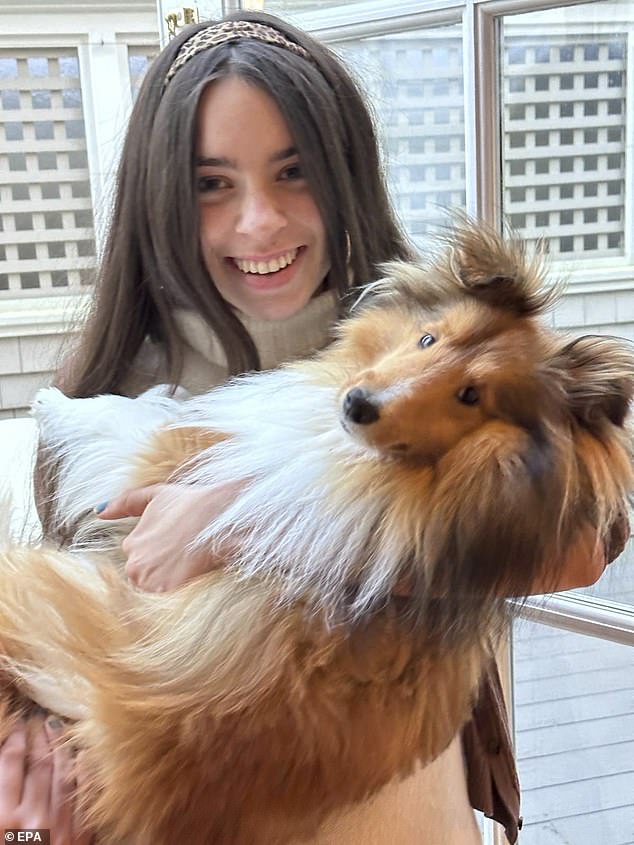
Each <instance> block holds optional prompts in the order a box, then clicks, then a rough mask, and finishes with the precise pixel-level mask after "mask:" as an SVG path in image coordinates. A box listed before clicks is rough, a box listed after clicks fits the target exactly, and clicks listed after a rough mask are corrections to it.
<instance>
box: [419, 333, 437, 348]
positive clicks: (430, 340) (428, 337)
mask: <svg viewBox="0 0 634 845" xmlns="http://www.w3.org/2000/svg"><path fill="white" fill-rule="evenodd" d="M434 343H436V338H435V337H434V336H433V334H424V335H423V336H422V337H421V339H420V340H419V341H418V345H419V346H420V348H421V349H425V347H427V346H431V345H432V344H434Z"/></svg>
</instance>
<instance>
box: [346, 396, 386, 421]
mask: <svg viewBox="0 0 634 845" xmlns="http://www.w3.org/2000/svg"><path fill="white" fill-rule="evenodd" d="M343 415H344V417H345V418H346V419H347V420H349V421H350V422H353V423H357V425H370V423H374V422H376V421H377V420H378V419H379V416H380V414H379V405H378V403H377V402H376V400H375V399H373V398H372V394H371V393H370V392H369V391H368V390H366V389H365V388H363V387H353V388H352V390H349V391H348V392H347V393H346V395H345V397H344V400H343Z"/></svg>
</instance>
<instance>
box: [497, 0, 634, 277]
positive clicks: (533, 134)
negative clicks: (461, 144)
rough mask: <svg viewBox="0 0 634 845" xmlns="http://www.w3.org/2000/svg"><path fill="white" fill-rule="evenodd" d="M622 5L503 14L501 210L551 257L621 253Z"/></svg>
mask: <svg viewBox="0 0 634 845" xmlns="http://www.w3.org/2000/svg"><path fill="white" fill-rule="evenodd" d="M620 6H622V8H623V10H625V8H626V7H625V3H620V2H619V0H617V2H610V3H603V2H598V3H597V2H595V3H590V4H583V5H580V6H573V7H570V8H568V9H555V10H552V11H547V12H531V13H527V14H523V15H513V16H509V17H506V18H504V19H503V21H504V22H503V29H502V32H503V42H502V44H503V50H502V57H503V58H502V61H503V86H502V87H503V95H502V96H503V133H504V140H503V150H504V211H505V213H506V214H507V215H509V216H511V217H517V215H519V214H523V215H525V220H524V225H523V226H521V227H520V231H521V234H522V235H523V236H524V237H525V238H527V239H528V240H529V241H536V240H537V239H538V238H545V239H546V241H547V243H548V247H549V252H550V254H551V256H553V258H555V259H557V258H558V257H560V258H565V259H567V260H569V259H579V258H584V259H587V258H594V259H596V258H617V259H618V258H622V257H624V256H625V249H626V238H625V216H624V213H623V212H624V209H625V206H626V202H627V196H626V195H627V193H628V192H629V191H630V190H631V185H630V186H627V187H626V181H625V161H626V148H627V143H626V133H625V129H626V125H627V114H626V98H627V90H626V84H627V82H626V72H627V38H628V35H627V33H626V32H625V30H624V28H623V26H621V25H619V24H617V23H612V22H613V21H614V15H615V9H616V10H617V11H618V8H619V7H620ZM630 37H631V36H630ZM630 143H631V139H630ZM520 163H521V166H518V165H519V164H520ZM519 186H521V187H522V188H524V190H525V197H524V199H523V200H521V201H519V200H517V199H516V198H515V196H516V193H515V191H514V189H516V188H517V187H519ZM588 186H592V190H591V192H590V193H588V192H586V190H585V189H586V188H587V187H588ZM610 186H612V190H610ZM615 186H616V189H615ZM545 189H547V195H546V191H545ZM630 202H631V199H630ZM589 210H591V211H592V214H591V215H588V214H587V212H588V211H589ZM564 219H565V220H566V222H565V223H564V222H563V220H564ZM630 261H631V257H630Z"/></svg>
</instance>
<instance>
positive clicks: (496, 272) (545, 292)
mask: <svg viewBox="0 0 634 845" xmlns="http://www.w3.org/2000/svg"><path fill="white" fill-rule="evenodd" d="M444 240H445V242H446V245H447V252H446V254H445V258H444V261H445V273H446V274H448V275H449V276H451V277H452V278H453V281H454V284H455V283H456V282H457V283H458V285H459V287H461V288H462V292H463V293H464V294H467V295H468V296H471V297H474V298H476V299H478V300H480V301H482V302H486V303H487V304H488V305H492V306H494V307H497V308H503V309H504V310H507V311H510V312H511V313H513V314H516V315H519V316H528V315H530V314H537V313H540V312H541V311H543V310H544V309H545V308H546V307H547V306H548V305H549V304H550V303H551V302H552V301H553V300H554V299H555V298H556V296H557V294H558V288H557V287H556V286H549V285H547V283H546V281H545V271H544V267H543V264H542V260H541V256H540V255H538V254H536V255H535V256H532V257H529V255H528V254H527V251H526V245H525V243H524V242H523V241H521V240H520V239H519V238H517V237H513V236H510V235H509V237H508V239H506V240H505V239H504V237H503V236H502V235H500V234H498V233H497V232H495V231H494V230H493V229H491V228H488V227H486V226H484V225H482V224H475V223H469V221H464V222H463V223H462V224H461V225H460V226H459V227H458V228H457V229H456V230H455V231H454V232H452V233H451V234H450V235H447V236H444Z"/></svg>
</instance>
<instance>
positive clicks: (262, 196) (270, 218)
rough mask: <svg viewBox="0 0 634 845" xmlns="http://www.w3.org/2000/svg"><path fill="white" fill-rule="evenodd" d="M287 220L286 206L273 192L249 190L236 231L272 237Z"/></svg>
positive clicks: (242, 233)
mask: <svg viewBox="0 0 634 845" xmlns="http://www.w3.org/2000/svg"><path fill="white" fill-rule="evenodd" d="M286 222H287V218H286V214H285V212H284V208H283V206H282V205H281V203H280V202H279V201H277V200H276V198H275V196H274V194H273V193H272V192H270V191H269V192H267V191H249V192H248V193H247V194H245V196H244V198H243V202H242V205H241V208H240V217H239V220H238V223H237V226H236V231H237V232H238V233H239V234H241V235H256V236H258V237H270V236H272V235H275V234H276V233H277V232H279V230H280V229H282V228H283V227H284V226H285V225H286Z"/></svg>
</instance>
